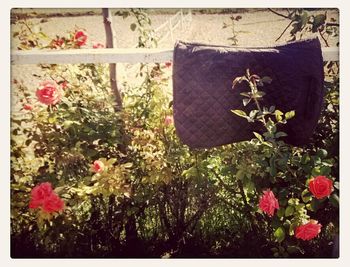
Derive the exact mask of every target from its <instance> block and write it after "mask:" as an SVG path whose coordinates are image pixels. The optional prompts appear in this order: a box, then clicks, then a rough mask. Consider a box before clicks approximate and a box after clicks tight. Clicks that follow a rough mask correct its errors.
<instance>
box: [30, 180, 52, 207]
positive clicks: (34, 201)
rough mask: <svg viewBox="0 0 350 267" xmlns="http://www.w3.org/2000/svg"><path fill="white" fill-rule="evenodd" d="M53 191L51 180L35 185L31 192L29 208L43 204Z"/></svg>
mask: <svg viewBox="0 0 350 267" xmlns="http://www.w3.org/2000/svg"><path fill="white" fill-rule="evenodd" d="M52 193H53V191H52V186H51V183H49V182H45V183H41V184H39V185H37V186H35V187H34V188H33V189H32V191H31V192H30V194H31V199H30V202H29V208H31V209H36V208H38V207H39V206H41V205H43V203H44V201H45V199H46V198H48V197H49V196H50V195H51V194H52Z"/></svg>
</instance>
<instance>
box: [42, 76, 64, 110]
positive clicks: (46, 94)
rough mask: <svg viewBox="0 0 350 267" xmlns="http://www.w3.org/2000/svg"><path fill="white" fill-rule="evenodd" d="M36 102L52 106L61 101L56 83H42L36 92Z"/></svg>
mask: <svg viewBox="0 0 350 267" xmlns="http://www.w3.org/2000/svg"><path fill="white" fill-rule="evenodd" d="M36 96H37V97H38V100H39V101H40V102H41V103H43V104H46V105H54V104H56V103H58V102H59V101H60V100H61V94H60V91H59V90H58V89H57V87H56V83H54V82H52V81H45V82H42V83H41V84H40V86H39V88H38V89H37V90H36Z"/></svg>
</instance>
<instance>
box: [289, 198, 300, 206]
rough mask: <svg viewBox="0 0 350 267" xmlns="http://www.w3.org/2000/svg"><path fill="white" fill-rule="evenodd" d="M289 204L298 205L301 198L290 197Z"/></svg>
mask: <svg viewBox="0 0 350 267" xmlns="http://www.w3.org/2000/svg"><path fill="white" fill-rule="evenodd" d="M288 204H289V205H291V206H296V205H298V204H299V199H298V198H290V199H289V200H288Z"/></svg>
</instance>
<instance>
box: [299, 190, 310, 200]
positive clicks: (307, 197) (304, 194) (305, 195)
mask: <svg viewBox="0 0 350 267" xmlns="http://www.w3.org/2000/svg"><path fill="white" fill-rule="evenodd" d="M301 199H302V200H303V202H304V203H308V202H309V201H310V200H311V199H312V194H311V193H310V192H309V190H308V189H305V190H304V191H303V192H302V193H301Z"/></svg>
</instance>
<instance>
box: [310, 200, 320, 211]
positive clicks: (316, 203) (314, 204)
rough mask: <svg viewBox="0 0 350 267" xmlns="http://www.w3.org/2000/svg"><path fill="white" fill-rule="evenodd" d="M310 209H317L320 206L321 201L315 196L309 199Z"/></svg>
mask: <svg viewBox="0 0 350 267" xmlns="http://www.w3.org/2000/svg"><path fill="white" fill-rule="evenodd" d="M310 204H311V209H312V211H317V210H318V209H319V207H320V206H321V203H320V201H319V200H317V199H316V198H313V199H312V200H311V203H310Z"/></svg>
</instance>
